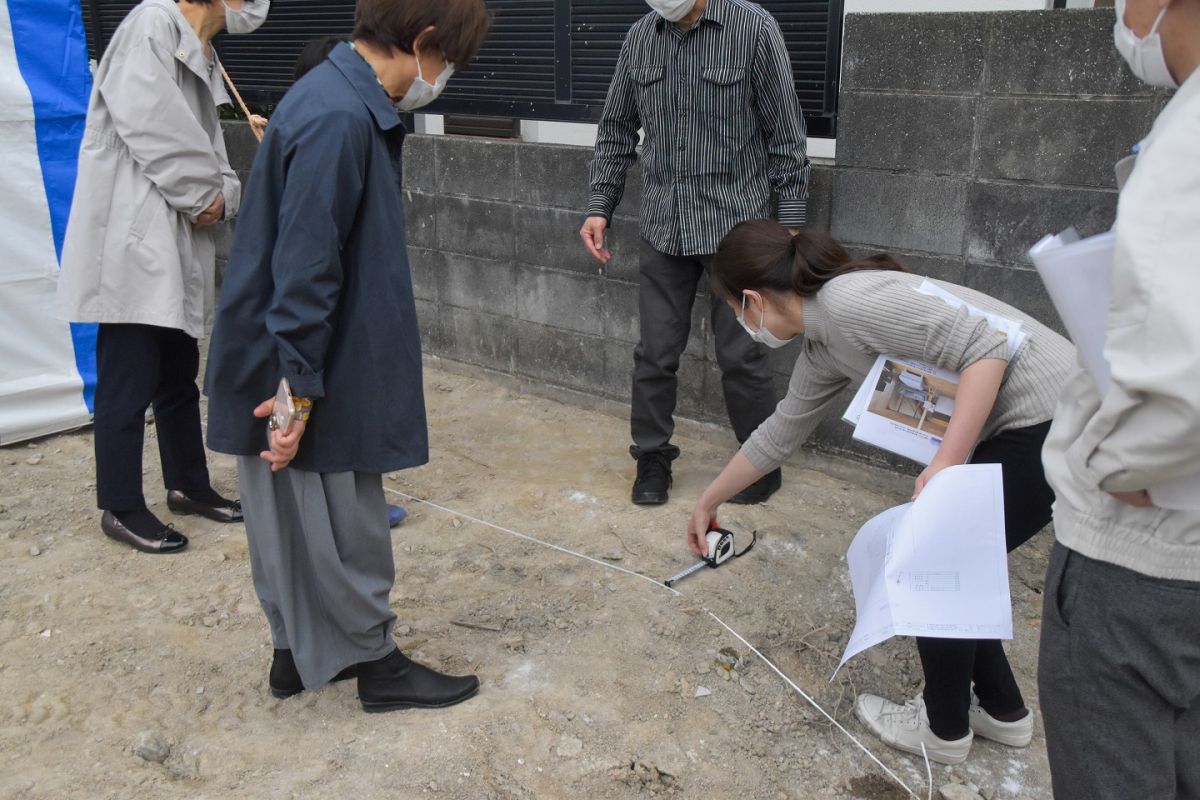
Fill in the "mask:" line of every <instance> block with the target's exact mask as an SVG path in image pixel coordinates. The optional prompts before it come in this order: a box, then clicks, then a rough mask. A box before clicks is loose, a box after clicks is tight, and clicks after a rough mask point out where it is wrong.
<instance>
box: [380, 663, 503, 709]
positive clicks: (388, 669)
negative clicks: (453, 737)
mask: <svg viewBox="0 0 1200 800" xmlns="http://www.w3.org/2000/svg"><path fill="white" fill-rule="evenodd" d="M478 691H479V678H476V677H475V676H474V675H464V676H462V677H455V676H453V675H443V674H442V673H440V672H435V671H434V670H432V669H430V668H429V667H426V666H425V665H423V664H418V663H417V662H415V661H413V660H412V659H410V658H408V657H407V656H405V655H404V654H403V653H401V652H400V650H399V649H396V650H393V651H392V652H391V653H390V654H388V655H386V656H384V657H383V658H381V659H379V660H378V661H364V662H362V663H361V664H359V665H358V699H359V702H361V703H362V707H363V711H366V712H368V713H372V714H376V713H379V712H382V711H395V710H396V709H400V708H445V707H446V706H452V705H454V704H456V703H461V702H462V701H463V700H466V699H467V698H469V697H472V696H473V695H474V694H475V693H476V692H478Z"/></svg>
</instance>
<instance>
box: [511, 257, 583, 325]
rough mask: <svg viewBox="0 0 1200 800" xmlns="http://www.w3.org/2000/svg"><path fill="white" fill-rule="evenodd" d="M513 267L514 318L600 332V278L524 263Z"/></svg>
mask: <svg viewBox="0 0 1200 800" xmlns="http://www.w3.org/2000/svg"><path fill="white" fill-rule="evenodd" d="M515 269H516V275H517V318H518V319H522V320H525V321H527V322H538V323H541V324H543V325H549V326H551V327H554V328H561V329H564V330H569V331H575V332H578V333H588V334H591V335H593V336H601V335H603V333H604V320H603V309H604V283H605V282H604V281H603V280H601V279H600V278H599V277H588V276H586V275H576V274H572V273H569V272H554V271H552V270H547V269H541V268H540V267H529V266H525V265H518V266H517V267H516V268H515Z"/></svg>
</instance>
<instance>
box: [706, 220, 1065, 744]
mask: <svg viewBox="0 0 1200 800" xmlns="http://www.w3.org/2000/svg"><path fill="white" fill-rule="evenodd" d="M923 280H924V279H923V278H921V277H920V276H918V275H913V274H910V273H909V272H908V271H907V270H906V269H905V268H904V266H903V265H902V264H900V263H899V262H898V261H896V259H894V258H893V257H891V256H889V255H877V256H873V257H871V258H867V259H862V260H853V259H851V258H850V256H849V255H848V254H847V253H846V251H845V250H844V249H843V248H842V247H841V246H840V245H839V244H838V243H837V242H835V241H834V240H833V239H831V238H830V237H828V236H825V235H823V234H816V233H813V234H809V233H800V234H797V235H792V234H791V233H790V232H789V231H788V230H787V229H786V228H785V227H784V226H782V225H780V224H778V223H776V222H772V221H770V220H753V221H750V222H744V223H742V224H740V225H738V226H737V227H735V228H734V229H733V230H732V231H730V232H729V234H728V235H727V236H726V237H725V238H724V239H723V240H722V241H721V245H720V247H719V248H718V249H717V255H716V258H715V259H714V261H713V283H714V293H715V294H716V295H717V296H719V297H720V298H722V302H725V303H727V304H728V305H729V306H730V307H731V309H733V310H734V311H735V312H736V313H737V314H738V315H739V316H738V319H739V320H740V321H741V324H742V326H743V327H745V329H746V332H748V334H749V337H753V338H755V339H758V340H759V341H761V342H763V343H764V344H766V345H767V346H769V347H780V346H782V345H783V344H785V343H787V342H789V341H791V340H792V339H793V338H794V337H796V336H798V335H801V334H803V335H804V344H803V349H802V350H801V351H800V356H799V358H798V359H797V360H796V366H795V370H794V371H793V373H792V379H791V383H790V385H789V387H788V393H787V396H786V397H785V398H784V399H783V401H782V402H780V404H779V407H778V409H776V411H775V413H774V414H772V415H771V417H770V418H769V419H767V420H766V421H765V422H764V423H763V424H762V425H760V426H759V427H758V429H757V430H756V431H754V434H753V435H752V436H751V437H750V438H749V439H748V440H747V441H746V443H745V444H744V445H742V449H741V451H740V452H738V453H737V455H735V456H734V457H733V459H732V460H731V461H730V462H729V464H728V465H727V466H726V467H725V469H724V470H723V471H722V472H721V474H720V475H719V476H717V478H716V479H715V480H714V481H713V482H712V483H711V484H710V485H709V486H708V488H706V489H705V490H704V492H703V493H702V494H701V495H700V497H699V499H698V500H697V501H696V507H695V510H694V511H693V512H692V519H691V522H690V524H689V526H688V531H687V537H688V544H689V546H690V547H691V549H692V551H693V552H695V553H696V554H697V555H701V556H703V555H705V553H706V545H705V536H706V534H707V532H708V530H709V524H710V521H712V520H715V519H716V518H717V511H718V509H719V508H720V506H721V504H722V503H724V502H726V501H727V500H728V499H729V498H730V497H733V496H734V495H736V494H737V493H738V492H739V491H741V490H742V489H743V488H745V487H746V486H749V485H751V484H752V483H754V481H756V480H759V479H760V478H761V477H762V476H763V475H764V474H766V473H768V472H770V471H771V470H773V469H777V468H778V467H779V465H780V464H781V463H783V461H784V460H785V459H787V457H788V456H789V455H791V454H792V453H793V452H794V451H795V450H796V449H797V448H798V447H800V445H802V444H803V443H804V440H805V439H807V438H808V435H809V434H810V433H811V432H812V431H813V429H814V428H815V427H816V426H817V423H818V422H820V420H821V419H822V417H823V416H825V414H826V412H828V411H829V410H830V409H831V406H832V405H833V403H834V402H835V401H836V400H837V397H838V395H839V393H840V392H841V391H842V390H843V389H844V388H846V387H847V386H849V385H851V383H852V382H853V383H857V384H861V383H862V381H863V380H864V379H865V378H866V376H867V373H868V372H869V371H870V369H871V367H872V366H873V365H874V364H875V362H876V360H877V359H878V357H879V356H880V355H888V356H894V357H899V358H908V359H916V360H918V361H923V362H926V363H929V364H934V365H936V366H938V367H941V368H942V369H945V370H949V371H952V372H957V373H960V374H961V377H960V380H959V384H958V391H957V394H956V396H955V405H954V413H953V415H952V416H951V417H950V423H949V426H948V428H947V430H946V433H945V436H944V438H943V440H942V443H941V445H940V446H939V447H938V450H937V454H936V455H935V457H934V459H933V461H932V462H931V463H930V464H929V466H928V467H926V468H925V470H924V471H922V472H921V474H920V476H919V477H918V478H917V480H916V486H915V488H914V491H913V497H914V498H915V497H916V496H917V495H918V494H919V493H920V492H921V490H922V489H923V488H924V486H925V485H926V484H927V483H928V482H929V481H930V480H933V479H934V478H935V477H936V476H937V474H938V473H939V472H941V471H942V470H943V469H946V468H947V467H951V466H954V465H957V464H963V463H967V462H970V463H973V464H1000V468H1001V471H1002V474H1003V480H1004V521H1005V529H1006V536H1007V544H1008V550H1009V551H1010V552H1011V551H1012V550H1014V549H1015V548H1017V547H1019V546H1020V545H1021V544H1023V543H1024V542H1026V541H1027V540H1029V539H1030V538H1031V537H1032V536H1033V535H1034V534H1035V533H1037V532H1038V531H1040V530H1041V529H1042V528H1044V527H1045V526H1046V523H1048V522H1049V521H1050V513H1051V512H1050V507H1051V504H1052V503H1053V500H1054V496H1053V494H1052V493H1051V491H1050V487H1049V486H1047V485H1046V479H1045V477H1044V475H1043V473H1042V464H1041V449H1042V442H1043V441H1044V440H1045V437H1046V432H1047V430H1049V428H1050V418H1051V415H1052V413H1053V410H1054V403H1055V400H1056V398H1057V396H1058V390H1059V387H1061V386H1062V381H1063V379H1064V377H1065V376H1066V375H1067V373H1068V371H1069V370H1070V366H1071V359H1072V355H1073V354H1072V349H1071V346H1070V343H1069V342H1067V340H1066V339H1064V338H1063V337H1061V336H1059V335H1058V334H1057V333H1054V332H1053V331H1051V330H1050V329H1049V328H1047V327H1046V326H1044V325H1042V324H1041V323H1039V322H1037V321H1036V320H1034V319H1032V318H1031V317H1029V316H1028V315H1026V314H1023V313H1022V312H1020V311H1018V310H1017V309H1015V308H1013V307H1012V306H1009V305H1006V304H1005V303H1002V302H1000V301H999V300H996V299H994V298H992V297H989V296H988V295H985V294H982V293H980V292H976V291H973V290H971V289H967V288H965V287H963V286H956V285H954V284H950V283H944V282H941V281H937V282H935V283H937V285H939V286H940V287H942V288H943V289H946V290H947V291H949V292H950V293H952V294H954V295H955V296H957V297H958V298H959V299H960V300H963V301H965V302H966V303H968V304H970V305H972V306H974V307H976V308H978V309H981V310H983V311H985V312H988V313H992V314H996V315H999V316H1001V317H1005V318H1007V319H1012V320H1017V321H1020V322H1021V324H1022V330H1023V331H1024V332H1025V334H1026V335H1027V338H1026V339H1025V341H1024V343H1023V344H1022V345H1021V346H1020V349H1019V350H1017V351H1016V352H1012V350H1011V348H1010V346H1009V342H1008V339H1007V337H1005V336H1004V335H1003V334H1002V333H999V332H998V331H996V330H994V329H993V328H992V327H991V326H990V325H989V323H988V321H987V320H986V319H985V318H983V317H982V316H976V315H974V314H973V313H972V312H971V311H970V310H968V309H966V308H956V307H954V306H952V305H950V304H949V303H948V302H946V301H945V300H943V299H941V298H939V297H935V296H931V295H929V294H925V293H923V292H920V291H918V288H919V287H920V286H921V284H922V282H923ZM917 652H918V654H919V655H920V657H921V667H922V670H923V671H924V675H925V688H924V691H923V692H922V694H921V695H919V696H917V697H916V698H914V699H913V700H911V701H909V702H907V703H905V704H904V705H899V704H896V703H893V702H890V701H888V700H885V699H883V698H882V697H877V696H875V695H871V694H861V695H859V697H858V703H857V706H856V713H857V715H858V718H859V719H860V720H861V721H862V723H863V724H864V725H866V726H867V727H868V728H869V729H870V730H871V732H872V733H874V734H875V735H877V736H878V737H879V738H880V739H882V740H883V741H884V742H885V743H886V744H888V745H891V746H892V747H895V748H897V749H899V750H904V751H905V752H909V753H915V754H917V755H920V754H921V752H922V745H924V747H925V750H926V751H927V752H928V754H929V758H930V759H932V760H934V761H939V762H942V763H946V764H957V763H961V762H962V761H964V760H965V759H966V758H967V756H968V754H969V753H970V750H971V743H972V741H973V739H974V737H975V736H983V737H986V738H988V739H992V740H994V741H997V742H1001V743H1002V744H1006V745H1009V746H1012V747H1024V746H1025V745H1027V744H1029V741H1030V738H1031V737H1032V735H1033V714H1032V713H1030V711H1029V709H1028V708H1026V706H1025V701H1024V699H1023V698H1022V696H1021V690H1020V688H1019V687H1018V686H1017V681H1016V678H1015V677H1014V676H1013V673H1012V669H1011V668H1010V667H1009V664H1008V659H1007V658H1006V657H1005V655H1004V649H1003V648H1002V647H1001V645H1000V642H999V641H998V640H996V639H980V640H974V639H934V638H923V637H919V638H918V639H917Z"/></svg>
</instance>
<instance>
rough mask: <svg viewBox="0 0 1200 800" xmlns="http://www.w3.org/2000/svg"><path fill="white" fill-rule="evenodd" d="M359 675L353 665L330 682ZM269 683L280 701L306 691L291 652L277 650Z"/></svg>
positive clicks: (273, 693) (272, 662)
mask: <svg viewBox="0 0 1200 800" xmlns="http://www.w3.org/2000/svg"><path fill="white" fill-rule="evenodd" d="M357 674H358V672H357V670H356V667H355V666H354V665H351V666H349V667H346V668H345V669H344V670H342V671H341V672H339V673H338V674H337V675H334V676H333V677H332V678H331V679H330V680H329V682H330V683H337V682H338V681H344V680H349V679H350V678H353V677H355V676H357ZM267 683H268V684H269V685H270V687H271V694H272V695H273V696H275V697H277V698H279V699H280V700H285V699H287V698H289V697H293V696H295V695H298V694H300V693H301V692H303V691H304V688H305V687H304V681H302V680H300V672H299V671H298V670H297V669H296V660H295V659H294V658H292V651H291V650H280V649H278V648H276V650H275V657H274V658H273V659H271V675H270V677H269V678H268V679H267Z"/></svg>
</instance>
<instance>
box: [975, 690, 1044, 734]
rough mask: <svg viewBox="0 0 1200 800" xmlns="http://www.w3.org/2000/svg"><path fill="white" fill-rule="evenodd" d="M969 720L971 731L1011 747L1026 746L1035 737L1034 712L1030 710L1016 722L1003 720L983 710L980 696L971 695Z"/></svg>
mask: <svg viewBox="0 0 1200 800" xmlns="http://www.w3.org/2000/svg"><path fill="white" fill-rule="evenodd" d="M969 720H970V722H971V732H972V733H974V734H975V735H976V736H982V737H983V738H985V739H991V740H992V741H993V742H999V743H1000V744H1006V745H1008V746H1009V747H1025V746H1026V745H1028V744H1029V741H1030V740H1031V739H1032V738H1033V712H1032V711H1029V712H1028V713H1027V714H1026V715H1025V716H1024V717H1022V718H1021V719H1019V720H1017V721H1016V722H1001V721H1000V720H998V719H996V718H995V717H993V716H992V715H991V714H989V713H988V712H986V711H984V710H983V706H981V705H979V698H978V697H976V696H975V695H974V694H972V695H971V711H970V716H969Z"/></svg>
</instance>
